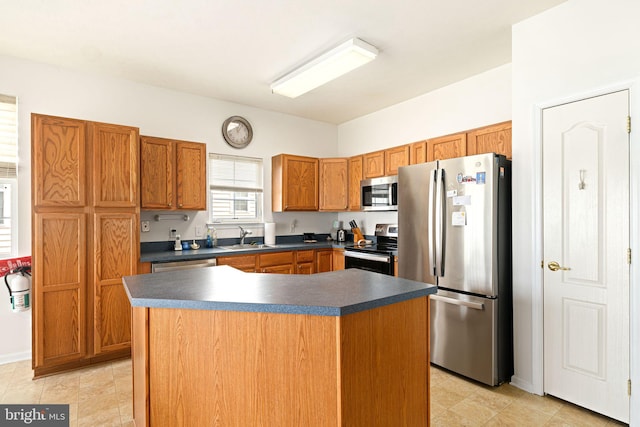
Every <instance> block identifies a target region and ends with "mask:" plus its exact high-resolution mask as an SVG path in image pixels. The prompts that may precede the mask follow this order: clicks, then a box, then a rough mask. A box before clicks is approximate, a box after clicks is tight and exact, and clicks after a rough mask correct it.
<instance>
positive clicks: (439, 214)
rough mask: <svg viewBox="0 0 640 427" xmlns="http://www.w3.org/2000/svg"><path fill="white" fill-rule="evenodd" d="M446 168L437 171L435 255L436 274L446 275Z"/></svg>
mask: <svg viewBox="0 0 640 427" xmlns="http://www.w3.org/2000/svg"><path fill="white" fill-rule="evenodd" d="M443 197H444V169H438V170H437V172H436V212H435V215H436V233H435V236H436V242H435V252H436V253H435V255H436V257H435V258H436V265H435V268H436V274H435V276H440V277H443V276H444V259H443V253H444V245H445V236H444V200H443Z"/></svg>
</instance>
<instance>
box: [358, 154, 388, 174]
mask: <svg viewBox="0 0 640 427" xmlns="http://www.w3.org/2000/svg"><path fill="white" fill-rule="evenodd" d="M363 160H364V164H363V166H362V167H363V172H362V175H363V178H364V179H369V178H378V177H381V176H384V151H376V152H373V153H367V154H364V155H363Z"/></svg>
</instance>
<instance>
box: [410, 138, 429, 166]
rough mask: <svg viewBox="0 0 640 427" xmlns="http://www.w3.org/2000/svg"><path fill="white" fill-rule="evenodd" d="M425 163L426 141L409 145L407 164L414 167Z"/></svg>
mask: <svg viewBox="0 0 640 427" xmlns="http://www.w3.org/2000/svg"><path fill="white" fill-rule="evenodd" d="M426 161H427V141H420V142H414V143H413V144H411V153H410V154H409V163H410V164H412V165H416V164H418V163H424V162H426Z"/></svg>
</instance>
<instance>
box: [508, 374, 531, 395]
mask: <svg viewBox="0 0 640 427" xmlns="http://www.w3.org/2000/svg"><path fill="white" fill-rule="evenodd" d="M509 384H511V385H512V386H514V387H517V388H519V389H520V390H524V391H526V392H527V393H533V394H535V391H534V390H535V388H534V387H533V384H532V383H531V382H530V381H524V380H523V379H522V378H518V376H517V375H514V376H512V377H511V382H510V383H509Z"/></svg>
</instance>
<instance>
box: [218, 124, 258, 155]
mask: <svg viewBox="0 0 640 427" xmlns="http://www.w3.org/2000/svg"><path fill="white" fill-rule="evenodd" d="M222 136H223V137H224V140H225V141H227V144H229V145H230V146H232V147H233V148H244V147H246V146H247V145H249V144H250V143H251V140H252V139H253V129H252V128H251V124H250V123H249V122H248V121H247V119H245V118H244V117H240V116H231V117H229V118H228V119H227V120H225V121H224V123H223V124H222Z"/></svg>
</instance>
